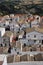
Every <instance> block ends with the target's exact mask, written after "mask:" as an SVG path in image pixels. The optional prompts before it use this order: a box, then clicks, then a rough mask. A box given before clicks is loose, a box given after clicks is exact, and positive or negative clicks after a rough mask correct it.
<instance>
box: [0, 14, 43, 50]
mask: <svg viewBox="0 0 43 65" xmlns="http://www.w3.org/2000/svg"><path fill="white" fill-rule="evenodd" d="M41 22H42V23H43V17H40V16H39V15H27V14H23V15H21V14H19V15H14V14H11V15H10V16H9V15H6V16H3V17H0V45H1V46H2V45H3V46H9V44H11V43H12V39H13V37H17V38H18V40H17V41H16V46H17V43H18V42H20V43H21V49H22V45H23V44H26V45H32V44H43V27H41V26H40V23H41Z"/></svg>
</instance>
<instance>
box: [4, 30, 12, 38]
mask: <svg viewBox="0 0 43 65" xmlns="http://www.w3.org/2000/svg"><path fill="white" fill-rule="evenodd" d="M12 34H13V33H12V32H11V31H6V32H5V34H4V36H3V37H5V36H8V37H11V35H12Z"/></svg>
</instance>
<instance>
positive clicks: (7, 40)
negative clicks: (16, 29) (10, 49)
mask: <svg viewBox="0 0 43 65" xmlns="http://www.w3.org/2000/svg"><path fill="white" fill-rule="evenodd" d="M12 38H13V33H12V32H11V31H6V32H5V34H4V35H3V37H2V39H3V45H6V46H9V44H11V43H12Z"/></svg>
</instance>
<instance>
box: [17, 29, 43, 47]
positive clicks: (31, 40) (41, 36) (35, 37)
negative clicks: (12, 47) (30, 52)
mask: <svg viewBox="0 0 43 65" xmlns="http://www.w3.org/2000/svg"><path fill="white" fill-rule="evenodd" d="M23 36H24V34H23V35H22V33H21V35H19V38H18V39H19V40H18V41H20V43H21V46H22V45H23V44H26V45H32V44H43V29H41V28H27V29H26V34H25V36H26V37H25V38H24V37H23Z"/></svg>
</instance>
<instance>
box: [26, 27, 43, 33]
mask: <svg viewBox="0 0 43 65" xmlns="http://www.w3.org/2000/svg"><path fill="white" fill-rule="evenodd" d="M33 31H37V32H39V33H43V28H35V27H33V28H27V29H26V33H29V32H33Z"/></svg>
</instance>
